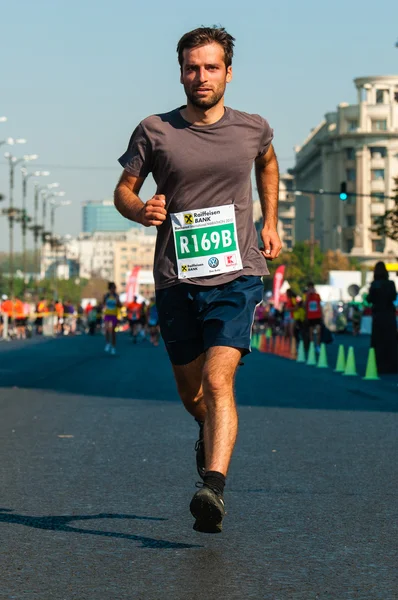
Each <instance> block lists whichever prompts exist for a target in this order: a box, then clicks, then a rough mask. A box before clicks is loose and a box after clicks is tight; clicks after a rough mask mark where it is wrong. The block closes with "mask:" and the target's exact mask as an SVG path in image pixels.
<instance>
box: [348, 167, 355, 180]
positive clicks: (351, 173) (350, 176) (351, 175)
mask: <svg viewBox="0 0 398 600" xmlns="http://www.w3.org/2000/svg"><path fill="white" fill-rule="evenodd" d="M356 178H357V172H356V169H347V170H346V179H347V181H355V180H356Z"/></svg>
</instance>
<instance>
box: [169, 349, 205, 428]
mask: <svg viewBox="0 0 398 600" xmlns="http://www.w3.org/2000/svg"><path fill="white" fill-rule="evenodd" d="M205 358H206V357H205V354H201V355H200V356H198V358H196V359H195V360H193V361H192V362H190V363H188V364H187V365H172V367H173V371H174V377H175V380H176V383H177V390H178V394H179V396H180V398H181V400H182V403H183V404H184V406H185V408H186V410H187V411H188V412H189V413H190V414H191V415H192V416H193V417H195V419H197V420H198V421H202V422H203V421H204V420H205V417H206V404H205V402H204V399H203V389H202V376H203V366H204V364H205Z"/></svg>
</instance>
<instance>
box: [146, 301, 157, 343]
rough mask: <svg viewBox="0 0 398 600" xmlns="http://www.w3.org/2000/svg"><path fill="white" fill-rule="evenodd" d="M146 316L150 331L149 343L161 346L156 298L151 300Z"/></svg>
mask: <svg viewBox="0 0 398 600" xmlns="http://www.w3.org/2000/svg"><path fill="white" fill-rule="evenodd" d="M146 316H147V318H146V325H147V327H148V331H149V341H150V342H151V344H153V345H154V346H159V337H160V336H159V334H160V332H159V315H158V307H157V306H156V298H151V301H150V303H149V306H148V310H147V313H146Z"/></svg>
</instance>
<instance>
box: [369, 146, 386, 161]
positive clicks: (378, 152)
mask: <svg viewBox="0 0 398 600" xmlns="http://www.w3.org/2000/svg"><path fill="white" fill-rule="evenodd" d="M369 150H370V157H371V158H373V159H377V158H385V157H386V156H387V148H384V147H383V146H380V147H379V146H373V147H372V148H369Z"/></svg>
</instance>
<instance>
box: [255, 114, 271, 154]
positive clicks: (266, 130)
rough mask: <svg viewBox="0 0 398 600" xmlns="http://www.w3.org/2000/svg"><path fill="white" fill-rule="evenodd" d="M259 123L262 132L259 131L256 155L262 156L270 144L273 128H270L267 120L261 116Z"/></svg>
mask: <svg viewBox="0 0 398 600" xmlns="http://www.w3.org/2000/svg"><path fill="white" fill-rule="evenodd" d="M261 125H262V132H261V137H260V146H259V149H258V156H263V155H264V154H265V153H266V152H267V150H268V148H269V147H270V145H271V142H272V140H273V137H274V130H273V129H271V127H270V125H269V123H268V121H266V120H265V119H263V118H261Z"/></svg>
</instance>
